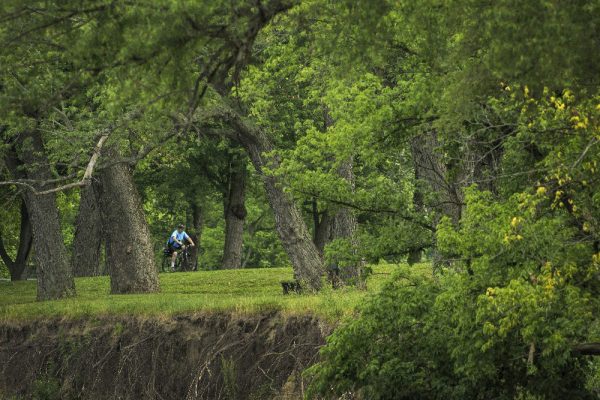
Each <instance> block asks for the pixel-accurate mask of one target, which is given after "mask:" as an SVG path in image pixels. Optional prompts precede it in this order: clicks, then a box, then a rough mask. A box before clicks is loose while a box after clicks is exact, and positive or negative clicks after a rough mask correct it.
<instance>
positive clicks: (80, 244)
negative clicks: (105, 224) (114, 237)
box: [72, 183, 102, 276]
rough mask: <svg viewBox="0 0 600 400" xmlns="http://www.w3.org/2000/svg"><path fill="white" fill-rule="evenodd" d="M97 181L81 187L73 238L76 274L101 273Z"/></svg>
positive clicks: (90, 274) (100, 231) (100, 233)
mask: <svg viewBox="0 0 600 400" xmlns="http://www.w3.org/2000/svg"><path fill="white" fill-rule="evenodd" d="M95 186H98V185H97V183H92V184H90V185H88V186H84V187H83V188H81V191H80V195H81V198H80V200H79V213H78V214H77V219H76V221H75V237H74V239H73V258H72V264H73V273H74V275H75V276H97V275H100V251H101V249H102V219H101V217H100V210H99V209H98V202H97V199H96V188H95Z"/></svg>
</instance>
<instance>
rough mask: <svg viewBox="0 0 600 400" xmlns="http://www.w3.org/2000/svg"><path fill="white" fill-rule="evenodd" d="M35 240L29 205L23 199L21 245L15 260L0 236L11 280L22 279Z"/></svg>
mask: <svg viewBox="0 0 600 400" xmlns="http://www.w3.org/2000/svg"><path fill="white" fill-rule="evenodd" d="M32 242H33V232H32V229H31V222H30V221H29V214H28V213H27V206H26V205H25V201H24V200H22V201H21V229H20V230H19V247H18V249H17V256H16V257H15V260H14V261H13V260H12V259H11V258H10V256H9V255H8V253H7V252H6V249H5V248H4V242H3V241H2V237H0V258H2V261H4V264H6V266H7V267H8V271H9V273H10V280H11V281H20V280H22V279H23V278H24V277H23V272H24V271H25V267H26V266H27V259H28V258H29V252H30V251H31V244H32Z"/></svg>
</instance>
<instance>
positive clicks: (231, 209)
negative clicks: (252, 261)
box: [222, 155, 247, 269]
mask: <svg viewBox="0 0 600 400" xmlns="http://www.w3.org/2000/svg"><path fill="white" fill-rule="evenodd" d="M229 168H230V169H229V173H228V175H229V176H228V179H227V187H226V188H225V191H224V196H223V214H224V217H225V242H224V247H223V262H222V268H223V269H237V268H240V267H241V266H242V249H243V246H242V245H243V233H244V221H245V219H246V206H245V204H244V203H245V194H246V179H247V172H246V162H245V159H244V158H241V157H240V156H236V155H234V156H233V159H232V161H231V163H230V167H229Z"/></svg>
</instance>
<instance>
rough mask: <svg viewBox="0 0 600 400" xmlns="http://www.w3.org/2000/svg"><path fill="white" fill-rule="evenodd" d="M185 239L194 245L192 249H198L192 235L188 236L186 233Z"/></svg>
mask: <svg viewBox="0 0 600 400" xmlns="http://www.w3.org/2000/svg"><path fill="white" fill-rule="evenodd" d="M185 238H186V239H187V241H188V242H190V244H191V245H192V247H196V245H195V244H194V241H193V240H192V238H191V237H190V235H188V234H187V233H186V234H185Z"/></svg>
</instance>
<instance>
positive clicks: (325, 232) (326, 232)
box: [312, 199, 333, 257]
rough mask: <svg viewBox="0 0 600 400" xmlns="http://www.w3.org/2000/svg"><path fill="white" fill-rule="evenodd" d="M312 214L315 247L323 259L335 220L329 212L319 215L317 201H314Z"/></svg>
mask: <svg viewBox="0 0 600 400" xmlns="http://www.w3.org/2000/svg"><path fill="white" fill-rule="evenodd" d="M312 213H313V224H314V235H313V241H314V242H315V246H317V250H318V251H319V254H320V255H321V257H323V255H324V252H325V246H326V245H327V243H329V242H330V241H331V235H332V232H331V228H332V224H333V219H332V218H331V216H330V215H329V212H327V211H324V212H322V213H319V210H318V208H317V200H316V199H313V210H312Z"/></svg>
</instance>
